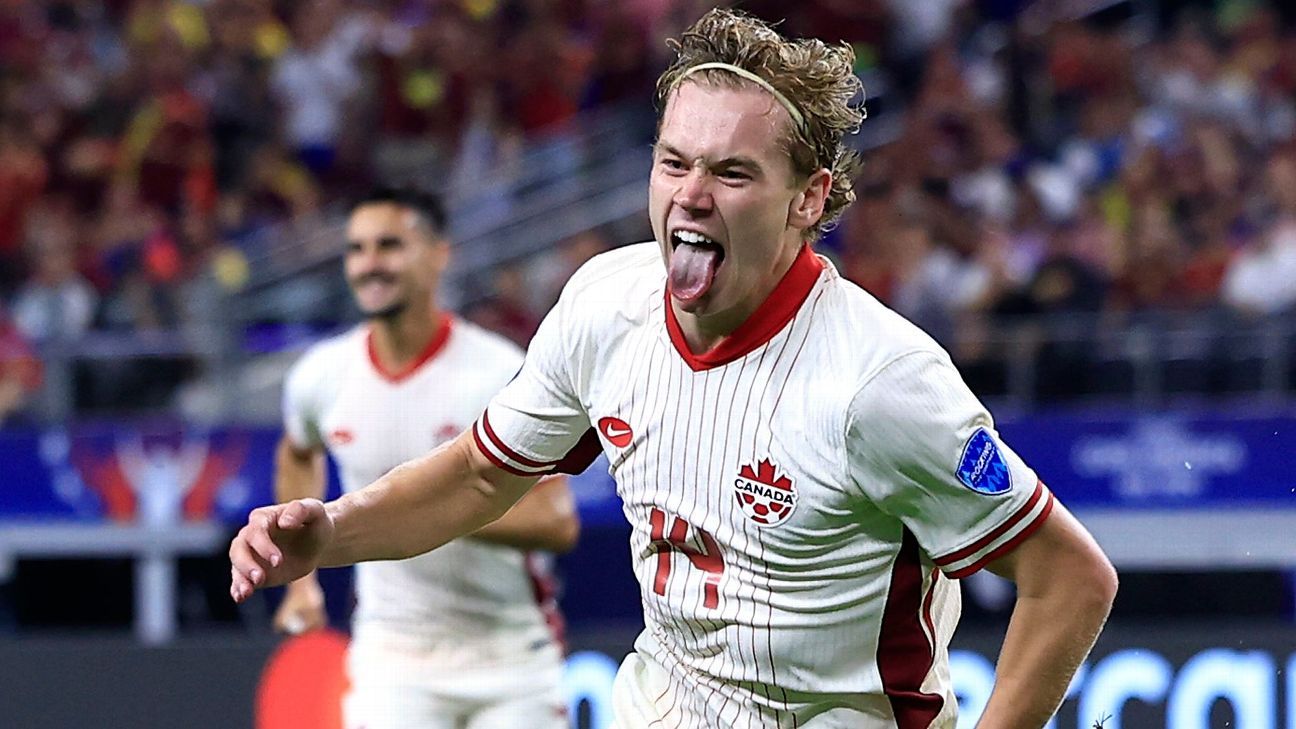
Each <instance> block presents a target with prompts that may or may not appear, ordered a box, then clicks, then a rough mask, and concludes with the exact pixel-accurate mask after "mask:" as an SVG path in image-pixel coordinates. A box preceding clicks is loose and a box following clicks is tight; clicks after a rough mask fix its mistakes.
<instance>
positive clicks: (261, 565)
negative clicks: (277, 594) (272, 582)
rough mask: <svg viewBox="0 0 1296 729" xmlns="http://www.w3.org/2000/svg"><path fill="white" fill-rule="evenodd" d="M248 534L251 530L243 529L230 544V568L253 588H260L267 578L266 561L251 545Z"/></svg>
mask: <svg viewBox="0 0 1296 729" xmlns="http://www.w3.org/2000/svg"><path fill="white" fill-rule="evenodd" d="M248 534H249V528H248V527H243V529H242V531H240V532H239V536H237V537H235V538H234V541H233V542H231V543H230V551H229V557H230V566H231V567H233V569H234V570H235V571H236V572H238V573H239V574H240V575H241V576H242V577H243V579H245V580H247V581H248V582H249V583H251V584H252V585H253V586H259V585H260V584H261V582H262V580H263V579H264V578H265V571H266V561H265V560H264V559H263V558H262V557H261V556H260V555H258V554H257V553H256V551H255V550H254V549H253V548H252V546H251V545H250V544H249V542H248V536H247V535H248Z"/></svg>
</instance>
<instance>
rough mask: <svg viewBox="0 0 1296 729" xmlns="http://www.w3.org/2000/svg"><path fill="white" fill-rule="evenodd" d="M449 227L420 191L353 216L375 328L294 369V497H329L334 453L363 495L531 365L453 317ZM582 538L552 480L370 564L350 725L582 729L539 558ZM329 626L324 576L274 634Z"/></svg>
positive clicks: (364, 308)
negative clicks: (568, 703) (448, 300)
mask: <svg viewBox="0 0 1296 729" xmlns="http://www.w3.org/2000/svg"><path fill="white" fill-rule="evenodd" d="M444 227H445V220H444V213H443V212H442V209H441V206H440V203H439V202H438V201H437V200H436V199H435V198H433V197H431V196H426V195H422V194H419V193H416V192H413V191H408V190H380V191H376V192H374V193H372V194H371V195H370V196H369V197H367V198H365V199H364V200H362V201H361V202H360V203H359V204H358V205H356V207H355V208H354V209H353V211H352V213H351V216H350V220H349V221H348V224H347V231H346V237H347V244H346V245H347V249H346V255H345V269H346V278H347V283H348V284H349V285H350V287H351V292H352V294H353V295H354V297H355V301H356V303H357V304H358V305H359V308H360V310H361V312H362V313H363V314H364V315H365V316H366V317H367V318H368V322H367V323H366V324H363V325H361V326H358V327H356V328H354V329H352V330H351V331H349V332H347V333H345V334H342V335H341V336H338V337H336V338H334V339H330V340H328V341H325V342H321V343H320V344H317V345H315V346H314V347H312V348H311V349H310V350H309V351H307V352H306V354H305V355H304V356H303V357H302V358H301V360H300V361H299V362H298V363H297V364H296V365H295V366H294V367H293V369H292V371H291V372H290V373H289V375H288V380H287V383H286V386H285V397H284V425H285V434H284V437H283V439H282V441H281V442H280V444H279V449H278V453H277V457H276V472H275V493H276V496H277V498H278V500H279V501H281V502H282V501H291V500H293V499H300V498H306V497H312V498H321V497H322V496H323V495H324V490H325V467H324V466H325V464H324V451H325V449H326V448H327V449H328V450H329V452H331V453H332V455H333V458H334V459H335V460H336V462H337V464H338V470H339V473H340V475H341V479H342V485H343V489H344V491H346V492H354V491H356V490H358V489H359V488H360V487H362V486H364V485H365V484H367V483H369V482H371V481H374V480H376V479H378V478H379V477H380V476H382V475H383V474H384V473H385V472H386V471H387V470H388V469H390V468H391V467H393V466H396V465H398V464H400V463H401V462H403V461H406V460H409V459H411V458H414V457H416V456H419V455H422V454H425V453H427V452H428V451H429V450H432V449H433V448H435V447H437V446H439V445H441V444H442V443H443V442H445V441H448V440H450V439H452V438H454V437H455V436H456V435H458V434H459V432H460V431H462V430H463V429H464V428H465V427H466V426H467V425H468V424H469V423H471V422H472V421H473V420H474V419H475V418H476V417H477V416H478V415H480V414H481V412H482V410H483V409H484V408H485V407H486V404H487V403H488V402H489V400H490V397H491V395H493V394H494V393H495V392H496V391H498V390H499V388H500V387H502V386H503V385H504V384H505V383H506V382H508V380H509V378H511V377H512V376H513V375H514V373H516V372H517V370H518V367H520V366H521V364H522V355H521V353H520V352H519V351H518V349H517V347H515V346H514V345H513V344H511V343H509V342H507V341H506V340H504V339H503V338H501V337H499V336H497V335H495V334H491V333H489V332H487V331H485V330H483V329H479V328H478V327H476V326H474V325H472V324H469V323H466V322H464V321H461V320H459V319H457V318H455V317H454V316H452V315H450V314H448V313H444V312H442V311H439V310H438V308H437V305H436V289H437V283H438V281H439V279H440V276H441V274H442V272H443V271H444V269H445V266H446V263H447V260H448V257H449V244H448V242H447V241H446V239H445V237H444V233H443V231H444ZM577 529H578V527H577V522H576V516H575V512H574V507H573V501H572V497H571V494H570V492H569V491H568V489H567V485H566V482H565V480H564V479H562V478H552V479H549V480H546V481H544V482H542V483H541V484H539V485H538V486H537V487H536V488H535V489H533V490H532V491H531V492H530V493H529V494H527V496H526V497H524V498H523V499H521V500H520V501H519V502H518V504H517V505H516V506H515V507H514V508H513V509H512V510H510V511H509V512H508V513H507V514H505V515H504V516H503V517H501V518H500V519H499V520H498V521H496V522H494V523H491V524H489V525H486V526H483V527H481V528H480V529H478V530H477V531H476V532H475V533H473V534H472V535H471V536H468V537H465V538H463V539H458V540H456V541H454V542H451V543H450V544H447V545H446V546H444V547H442V548H441V549H439V550H437V551H436V552H433V553H431V554H424V555H421V556H418V557H414V558H412V559H407V560H401V561H389V562H374V563H370V564H362V565H359V566H358V567H357V568H356V578H355V579H356V598H357V600H356V607H355V616H354V625H353V630H352V642H351V648H350V652H349V654H348V670H349V673H350V676H351V687H352V688H351V691H350V693H349V694H348V696H347V698H346V700H345V703H344V716H345V720H346V726H347V727H348V728H349V729H362V728H363V729H389V728H390V729H400V728H403V727H409V728H410V729H415V728H418V729H442V728H444V729H512V728H515V727H519V726H528V727H532V726H534V727H565V726H567V721H566V719H565V713H564V708H563V707H564V701H563V698H562V696H561V695H560V693H559V688H558V682H559V678H560V675H561V667H562V650H561V646H560V636H559V635H558V634H557V631H558V629H559V627H560V625H559V623H558V622H557V621H558V615H557V612H556V606H555V604H554V603H553V595H552V594H549V593H548V592H547V590H548V588H547V581H548V580H549V577H548V576H547V574H546V573H545V569H546V568H545V566H544V564H543V562H542V561H541V559H540V557H539V556H538V555H532V554H530V553H529V551H528V550H532V549H539V550H548V551H566V550H567V549H569V548H570V547H571V546H572V545H573V543H574V540H575V538H576V532H577ZM326 619H327V617H326V615H325V613H324V596H323V593H322V592H321V589H320V585H319V582H318V580H317V579H316V577H315V575H314V574H313V573H312V574H309V575H306V576H304V577H302V578H301V579H298V580H297V581H295V582H292V583H290V584H289V585H288V587H287V590H286V593H285V595H284V600H283V603H282V604H281V605H280V607H279V610H278V612H277V613H276V614H275V626H276V628H278V629H280V630H283V631H285V632H289V633H299V632H301V631H303V630H309V629H312V628H316V627H320V626H322V625H324V624H325V622H326Z"/></svg>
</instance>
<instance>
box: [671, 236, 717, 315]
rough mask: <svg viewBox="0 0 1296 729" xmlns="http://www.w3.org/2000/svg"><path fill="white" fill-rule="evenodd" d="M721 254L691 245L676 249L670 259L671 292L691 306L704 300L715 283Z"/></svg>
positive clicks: (685, 244)
mask: <svg viewBox="0 0 1296 729" xmlns="http://www.w3.org/2000/svg"><path fill="white" fill-rule="evenodd" d="M719 264H720V253H719V252H718V251H714V250H711V249H709V248H702V247H700V246H694V245H689V244H687V243H684V244H681V245H680V246H678V247H676V248H675V250H674V251H673V252H672V253H671V258H670V275H669V277H668V278H669V283H670V292H671V295H673V296H674V297H675V298H677V299H679V300H680V301H681V302H683V303H686V304H689V303H692V302H694V301H697V300H698V299H700V298H702V296H703V295H704V294H706V292H707V291H708V290H710V288H711V284H712V282H714V281H715V273H716V266H718V265H719Z"/></svg>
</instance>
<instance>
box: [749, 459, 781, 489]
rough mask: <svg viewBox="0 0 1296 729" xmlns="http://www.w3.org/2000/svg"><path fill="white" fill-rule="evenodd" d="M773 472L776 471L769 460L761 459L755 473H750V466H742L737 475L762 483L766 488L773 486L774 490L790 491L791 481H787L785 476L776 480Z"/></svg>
mask: <svg viewBox="0 0 1296 729" xmlns="http://www.w3.org/2000/svg"><path fill="white" fill-rule="evenodd" d="M775 470H776V469H775V467H774V464H773V463H770V460H769V459H768V458H762V459H761V460H760V463H757V464H756V471H755V472H753V471H752V467H751V466H743V467H742V469H740V470H739V471H738V475H740V476H742V477H743V478H750V479H751V480H753V481H757V482H759V483H763V484H765V485H766V486H773V487H774V488H776V489H783V490H784V491H791V490H792V480H791V479H789V478H788V477H787V476H779V477H778V478H774V472H775Z"/></svg>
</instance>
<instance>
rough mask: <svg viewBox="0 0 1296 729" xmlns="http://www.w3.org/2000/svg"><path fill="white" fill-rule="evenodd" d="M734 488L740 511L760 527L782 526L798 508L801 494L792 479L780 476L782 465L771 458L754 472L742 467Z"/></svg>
mask: <svg viewBox="0 0 1296 729" xmlns="http://www.w3.org/2000/svg"><path fill="white" fill-rule="evenodd" d="M733 488H734V498H735V500H736V503H737V504H738V508H739V509H740V510H741V511H742V513H743V515H744V516H746V517H747V518H748V519H750V520H751V521H753V522H754V523H756V524H757V525H759V526H762V527H769V526H775V525H777V524H782V523H783V522H785V521H787V519H788V517H789V516H792V511H793V510H794V509H796V505H797V492H796V488H795V486H794V485H793V483H792V479H791V478H789V477H788V476H787V474H782V475H780V474H779V473H778V466H776V465H775V464H774V463H773V462H772V461H770V459H768V458H762V459H761V460H760V461H759V462H758V463H757V464H756V468H754V469H753V468H752V467H751V466H750V465H744V466H742V467H741V468H739V469H738V478H737V479H735V480H734V484H733Z"/></svg>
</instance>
